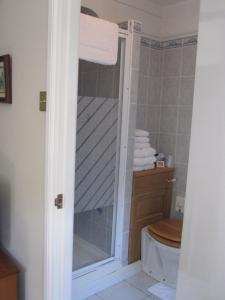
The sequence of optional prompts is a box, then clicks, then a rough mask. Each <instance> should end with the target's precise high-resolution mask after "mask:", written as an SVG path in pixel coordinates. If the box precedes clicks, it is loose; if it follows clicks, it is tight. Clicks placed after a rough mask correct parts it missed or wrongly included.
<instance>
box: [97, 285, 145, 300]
mask: <svg viewBox="0 0 225 300" xmlns="http://www.w3.org/2000/svg"><path fill="white" fill-rule="evenodd" d="M97 295H98V296H99V297H100V298H101V299H103V300H115V299H116V300H143V299H144V298H145V296H146V294H144V293H143V292H141V291H140V290H138V289H136V288H135V287H133V286H132V285H130V284H128V283H127V282H125V281H122V282H120V283H118V284H116V285H114V286H112V287H110V288H108V289H106V290H104V291H102V292H100V293H98V294H97Z"/></svg>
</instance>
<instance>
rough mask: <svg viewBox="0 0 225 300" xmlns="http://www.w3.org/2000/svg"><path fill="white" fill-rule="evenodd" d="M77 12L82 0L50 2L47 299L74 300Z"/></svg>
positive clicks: (52, 0) (45, 273) (45, 288)
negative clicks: (60, 203) (56, 202)
mask: <svg viewBox="0 0 225 300" xmlns="http://www.w3.org/2000/svg"><path fill="white" fill-rule="evenodd" d="M79 12H80V1H79V0H49V50H48V51H49V52H48V89H47V92H48V104H47V138H46V195H45V197H46V207H45V214H46V224H45V234H46V238H45V249H44V250H45V265H44V268H45V271H44V284H45V287H44V299H45V300H70V299H71V284H72V243H73V234H72V230H73V203H74V191H73V190H74V164H75V161H74V159H75V157H74V149H75V134H74V132H75V131H76V123H75V117H74V116H75V114H76V107H77V74H78V72H77V71H78V45H79ZM59 194H62V195H63V208H62V209H59V208H57V207H56V206H55V205H54V199H55V198H56V197H57V195H59Z"/></svg>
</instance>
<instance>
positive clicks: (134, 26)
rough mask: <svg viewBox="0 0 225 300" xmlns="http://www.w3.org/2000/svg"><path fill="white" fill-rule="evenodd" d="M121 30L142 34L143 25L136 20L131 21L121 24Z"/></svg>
mask: <svg viewBox="0 0 225 300" xmlns="http://www.w3.org/2000/svg"><path fill="white" fill-rule="evenodd" d="M118 25H119V28H121V29H125V30H128V29H129V30H130V31H131V32H136V33H141V29H142V23H141V22H139V21H136V20H129V21H125V22H122V23H119V24H118Z"/></svg>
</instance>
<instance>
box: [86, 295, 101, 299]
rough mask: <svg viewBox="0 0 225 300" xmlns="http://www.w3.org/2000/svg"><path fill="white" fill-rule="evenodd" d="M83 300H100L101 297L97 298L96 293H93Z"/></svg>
mask: <svg viewBox="0 0 225 300" xmlns="http://www.w3.org/2000/svg"><path fill="white" fill-rule="evenodd" d="M85 300H101V298H99V297H98V296H97V295H93V296H90V297H88V298H86V299H85Z"/></svg>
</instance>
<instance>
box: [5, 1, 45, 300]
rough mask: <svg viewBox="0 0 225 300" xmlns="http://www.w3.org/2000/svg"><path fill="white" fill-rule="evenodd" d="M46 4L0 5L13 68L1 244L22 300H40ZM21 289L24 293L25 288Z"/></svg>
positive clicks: (41, 281)
mask: <svg viewBox="0 0 225 300" xmlns="http://www.w3.org/2000/svg"><path fill="white" fill-rule="evenodd" d="M47 5H48V1H46V0H38V1H36V0H20V1H15V0H1V1H0V55H2V54H6V53H9V54H11V56H12V63H13V87H12V89H13V104H12V105H6V104H0V240H1V243H2V246H3V247H5V248H6V249H7V250H8V251H9V252H10V253H11V254H12V256H13V257H14V258H15V259H16V260H17V261H18V263H19V264H20V265H21V269H22V274H21V277H20V278H21V294H22V295H21V299H26V300H42V299H43V238H44V157H45V113H41V112H39V105H38V95H39V91H41V90H45V89H46V51H47V9H48V7H47ZM24 286H25V289H24Z"/></svg>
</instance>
